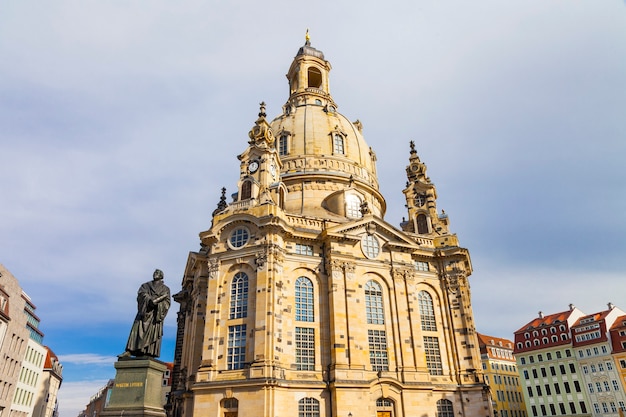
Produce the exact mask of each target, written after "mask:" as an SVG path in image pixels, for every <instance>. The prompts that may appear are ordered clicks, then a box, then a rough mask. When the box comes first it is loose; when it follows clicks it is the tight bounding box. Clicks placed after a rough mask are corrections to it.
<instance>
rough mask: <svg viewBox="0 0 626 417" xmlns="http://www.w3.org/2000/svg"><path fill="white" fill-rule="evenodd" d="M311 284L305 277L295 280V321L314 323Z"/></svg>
mask: <svg viewBox="0 0 626 417" xmlns="http://www.w3.org/2000/svg"><path fill="white" fill-rule="evenodd" d="M313 303H314V300H313V283H312V282H311V280H310V279H308V278H306V277H300V278H298V279H297V280H296V321H309V322H310V321H314V317H315V316H314V304H313Z"/></svg>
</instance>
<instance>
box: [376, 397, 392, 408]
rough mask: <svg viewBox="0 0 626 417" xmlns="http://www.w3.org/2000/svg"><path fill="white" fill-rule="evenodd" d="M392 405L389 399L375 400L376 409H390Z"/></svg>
mask: <svg viewBox="0 0 626 417" xmlns="http://www.w3.org/2000/svg"><path fill="white" fill-rule="evenodd" d="M392 406H393V403H392V402H391V400H390V399H389V398H384V397H380V398H379V399H377V400H376V407H378V408H380V407H392Z"/></svg>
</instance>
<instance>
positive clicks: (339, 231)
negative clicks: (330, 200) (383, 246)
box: [323, 215, 419, 250]
mask: <svg viewBox="0 0 626 417" xmlns="http://www.w3.org/2000/svg"><path fill="white" fill-rule="evenodd" d="M363 233H368V234H376V235H378V236H380V237H381V238H382V239H384V240H385V242H386V243H387V244H388V245H393V246H396V247H404V248H406V249H408V250H414V249H417V248H418V247H419V244H418V243H417V242H415V241H414V240H413V239H411V238H410V237H409V236H408V235H406V234H404V233H403V232H401V231H400V230H398V229H396V228H395V227H393V226H391V225H390V224H389V223H387V222H385V221H384V220H382V219H380V218H378V217H375V216H371V215H369V216H365V217H362V218H360V219H358V220H354V221H351V222H349V223H343V224H340V225H337V226H333V227H330V228H328V229H326V230H325V231H324V233H323V234H325V235H326V236H328V237H335V238H338V239H350V240H360V239H361V236H362V235H363Z"/></svg>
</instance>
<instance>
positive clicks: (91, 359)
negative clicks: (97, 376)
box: [59, 353, 117, 366]
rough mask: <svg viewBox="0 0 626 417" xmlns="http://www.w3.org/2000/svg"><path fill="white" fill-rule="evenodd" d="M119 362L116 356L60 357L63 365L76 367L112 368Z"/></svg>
mask: <svg viewBox="0 0 626 417" xmlns="http://www.w3.org/2000/svg"><path fill="white" fill-rule="evenodd" d="M116 360H117V357H115V356H104V355H99V354H96V353H75V354H68V355H59V361H60V362H61V363H62V364H70V363H71V364H75V365H106V366H110V365H111V364H112V363H113V362H115V361H116Z"/></svg>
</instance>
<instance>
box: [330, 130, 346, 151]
mask: <svg viewBox="0 0 626 417" xmlns="http://www.w3.org/2000/svg"><path fill="white" fill-rule="evenodd" d="M333 153H334V154H335V155H343V154H344V153H345V148H344V143H343V136H341V135H340V134H339V133H335V134H334V135H333Z"/></svg>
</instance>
